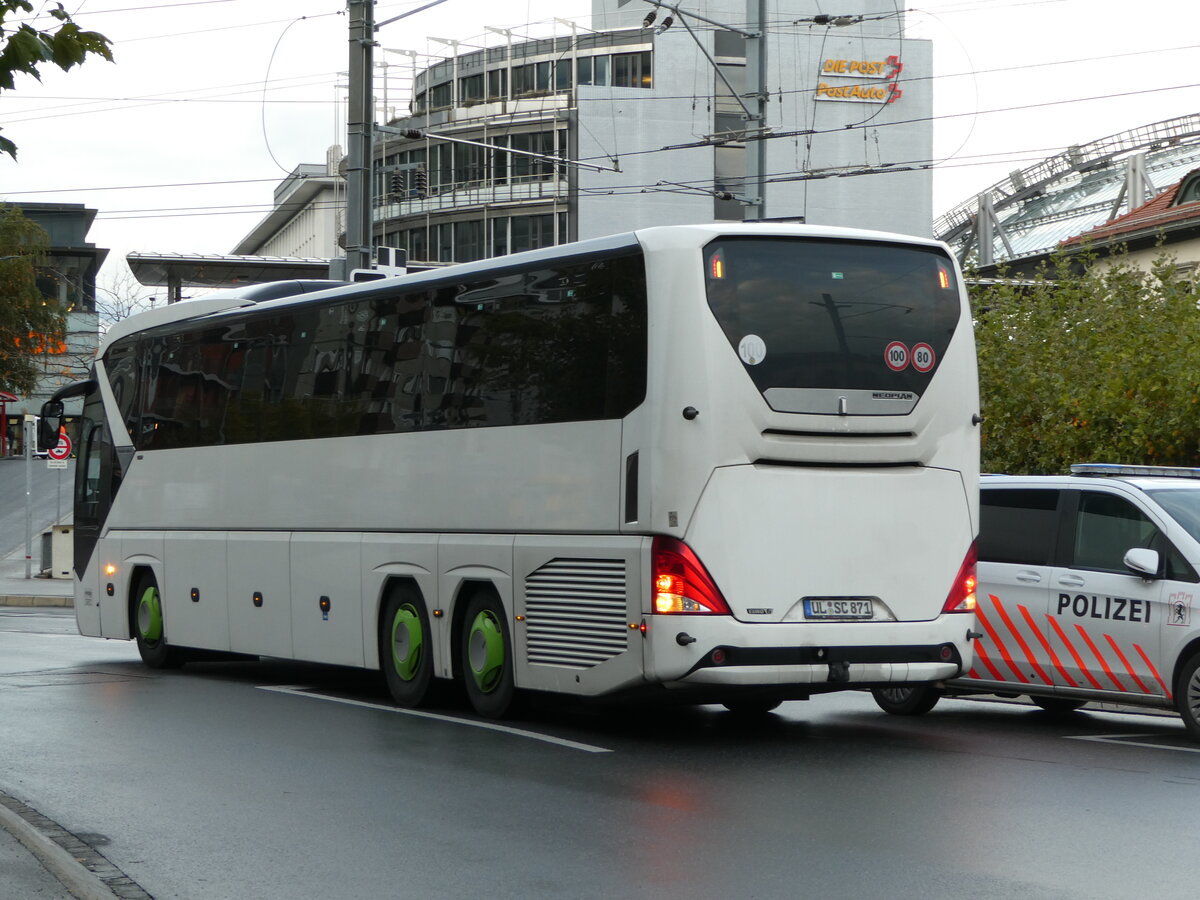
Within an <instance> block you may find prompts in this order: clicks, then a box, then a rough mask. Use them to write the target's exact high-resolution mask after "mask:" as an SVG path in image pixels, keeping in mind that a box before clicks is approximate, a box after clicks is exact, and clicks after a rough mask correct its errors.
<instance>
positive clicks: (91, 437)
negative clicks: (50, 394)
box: [74, 391, 121, 579]
mask: <svg viewBox="0 0 1200 900" xmlns="http://www.w3.org/2000/svg"><path fill="white" fill-rule="evenodd" d="M78 447H79V449H78V452H77V459H76V465H75V560H74V563H75V566H74V567H75V577H76V578H77V579H82V578H83V575H84V572H85V571H86V570H87V567H88V563H89V562H90V561H91V558H92V554H93V553H94V552H95V549H96V542H97V541H98V540H99V538H100V532H101V529H102V528H103V527H104V521H105V519H106V518H108V511H109V508H110V507H111V506H112V500H113V495H114V494H115V493H116V490H117V486H118V485H119V484H120V482H121V469H120V465H119V464H118V462H117V456H116V452H115V451H114V449H113V443H112V438H111V437H110V436H109V433H108V425H107V424H106V423H105V421H104V404H103V401H102V400H101V398H100V392H99V391H93V392H92V393H91V394H89V395H88V398H87V400H86V401H85V402H84V404H83V415H82V416H81V417H80V419H79V432H78Z"/></svg>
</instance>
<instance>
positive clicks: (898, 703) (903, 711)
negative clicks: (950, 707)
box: [871, 684, 942, 716]
mask: <svg viewBox="0 0 1200 900" xmlns="http://www.w3.org/2000/svg"><path fill="white" fill-rule="evenodd" d="M871 696H872V697H874V698H875V702H876V703H877V704H878V705H879V708H880V709H882V710H883V711H884V712H885V713H888V714H889V715H893V716H923V715H925V713H927V712H929V711H930V710H931V709H933V708H934V707H935V706H937V702H938V700H940V699H941V697H942V694H941V692H940V691H939V690H938V689H937V688H935V687H934V686H933V685H930V684H905V685H899V686H897V687H886V688H872V689H871Z"/></svg>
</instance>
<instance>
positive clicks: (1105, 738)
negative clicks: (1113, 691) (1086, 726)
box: [1063, 734, 1200, 753]
mask: <svg viewBox="0 0 1200 900" xmlns="http://www.w3.org/2000/svg"><path fill="white" fill-rule="evenodd" d="M1063 736H1064V737H1065V738H1066V739H1067V740H1068V741H1094V742H1095V743H1097V744H1120V745H1122V746H1124V747H1148V748H1149V749H1151V750H1178V751H1180V752H1181V753H1200V746H1197V747H1176V746H1175V745H1173V744H1152V743H1149V742H1147V741H1134V740H1129V738H1154V737H1170V735H1165V734H1067V735H1063Z"/></svg>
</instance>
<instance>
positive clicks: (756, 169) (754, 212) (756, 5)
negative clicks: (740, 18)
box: [746, 0, 769, 219]
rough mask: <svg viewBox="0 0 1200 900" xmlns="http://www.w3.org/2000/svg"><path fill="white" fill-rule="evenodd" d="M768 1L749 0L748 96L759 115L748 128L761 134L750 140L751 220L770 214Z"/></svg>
mask: <svg viewBox="0 0 1200 900" xmlns="http://www.w3.org/2000/svg"><path fill="white" fill-rule="evenodd" d="M766 8H767V0H746V22H747V24H748V26H749V31H751V32H752V33H753V34H752V35H748V36H747V37H746V82H747V87H748V88H749V90H748V91H747V93H748V95H749V96H748V97H747V99H749V100H752V101H754V103H755V106H754V109H755V111H756V113H757V114H756V115H753V114H752V115H750V116H747V118H746V131H747V132H748V133H757V134H758V135H759V139H758V140H753V141H747V142H746V143H747V145H748V146H747V147H746V183H747V185H749V187H750V193H751V194H752V195H753V197H752V201H753V202H751V203H750V204H749V206H747V208H746V218H747V219H765V218H766V217H767V184H766V181H764V180H763V179H764V177H765V176H766V172H767V142H766V141H765V140H763V138H762V136H763V135H765V134H766V130H767V105H768V103H769V91H768V90H767V30H766V29H767V15H766Z"/></svg>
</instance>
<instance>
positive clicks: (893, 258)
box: [705, 238, 961, 412]
mask: <svg viewBox="0 0 1200 900" xmlns="http://www.w3.org/2000/svg"><path fill="white" fill-rule="evenodd" d="M705 266H706V278H705V282H706V285H707V292H708V303H709V307H710V308H711V309H712V312H713V314H714V315H715V316H716V319H717V321H718V323H719V324H720V326H721V329H722V330H723V331H724V332H725V336H726V338H727V339H728V340H729V343H730V345H731V346H732V347H733V349H734V350H735V351H737V353H738V356H739V357H740V358H741V360H742V363H743V365H744V366H745V369H746V371H747V372H748V373H749V375H750V377H751V378H752V379H753V381H754V384H755V386H756V387H758V389H759V390H760V391H761V392H762V393H763V395H764V397H766V399H767V402H768V403H770V404H771V406H772V407H774V408H776V409H781V410H783V411H787V412H828V411H833V410H830V409H827V408H825V406H823V405H822V404H821V403H820V402H818V398H816V397H814V396H813V395H814V393H827V392H829V391H830V390H833V391H839V392H846V391H861V392H870V394H871V395H872V396H875V397H878V396H879V395H881V394H887V395H889V396H890V395H897V396H900V395H903V396H904V397H907V398H910V399H911V400H912V401H913V402H914V403H915V401H916V399H918V398H919V397H920V395H921V393H922V392H923V391H924V390H925V388H926V387H927V386H928V384H929V382H930V379H932V377H933V373H934V372H935V371H936V370H937V367H938V362H939V360H940V359H941V357H942V355H943V354H944V352H945V350H946V347H947V346H948V345H949V343H950V339H951V337H952V336H953V334H954V330H955V327H956V325H957V324H958V320H959V316H960V315H961V308H960V296H959V288H958V282H957V279H956V277H955V274H954V267H953V265H952V263H951V261H950V259H949V258H948V257H947V256H946V255H945V254H944V253H942V252H939V251H938V250H937V249H936V248H932V247H918V246H911V245H905V244H886V243H875V242H866V241H844V240H822V239H809V238H723V239H721V240H718V241H714V242H712V243H710V244H709V245H708V246H707V248H706V249H705ZM780 389H783V390H780ZM796 389H799V390H796ZM814 403H815V404H816V406H817V407H820V408H809V407H810V406H813V404H814ZM797 404H799V405H798V406H797ZM851 411H853V410H851ZM872 411H875V412H878V410H872Z"/></svg>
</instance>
